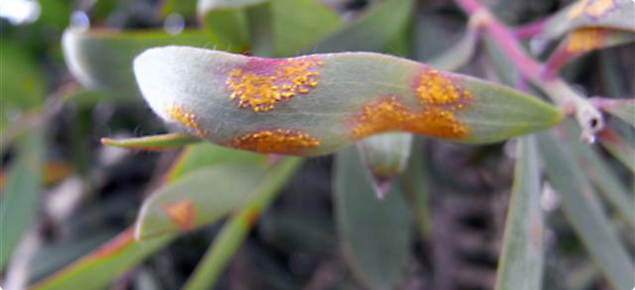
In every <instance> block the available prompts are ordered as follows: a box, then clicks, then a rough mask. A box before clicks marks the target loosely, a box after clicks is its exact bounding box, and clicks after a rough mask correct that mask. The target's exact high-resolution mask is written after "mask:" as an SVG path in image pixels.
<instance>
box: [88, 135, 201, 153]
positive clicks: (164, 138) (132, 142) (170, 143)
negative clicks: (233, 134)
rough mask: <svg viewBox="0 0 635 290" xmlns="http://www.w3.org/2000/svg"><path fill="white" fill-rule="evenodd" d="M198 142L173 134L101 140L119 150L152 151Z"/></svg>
mask: <svg viewBox="0 0 635 290" xmlns="http://www.w3.org/2000/svg"><path fill="white" fill-rule="evenodd" d="M200 141H201V139H199V138H196V137H194V136H192V135H189V134H184V133H174V134H165V135H156V136H147V137H141V138H130V139H117V140H115V139H109V138H102V139H101V144H103V145H109V146H115V147H121V148H129V149H137V150H150V151H154V150H165V149H173V148H178V147H181V146H184V145H188V144H192V143H197V142H200Z"/></svg>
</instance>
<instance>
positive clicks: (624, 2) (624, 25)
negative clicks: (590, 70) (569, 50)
mask: <svg viewBox="0 0 635 290" xmlns="http://www.w3.org/2000/svg"><path fill="white" fill-rule="evenodd" d="M633 9H635V3H633V1H631V0H578V1H577V2H575V3H573V4H571V5H569V6H567V7H566V8H565V9H563V10H561V11H559V12H558V13H556V14H554V15H553V16H551V17H549V18H548V19H547V21H546V22H545V28H544V31H543V32H542V33H541V34H539V35H538V36H537V38H538V39H542V40H551V39H554V38H557V37H559V36H561V35H563V34H565V33H567V32H569V31H572V30H575V29H577V28H582V27H603V28H610V29H614V30H625V31H630V32H631V33H632V32H635V22H633V13H632V12H633Z"/></svg>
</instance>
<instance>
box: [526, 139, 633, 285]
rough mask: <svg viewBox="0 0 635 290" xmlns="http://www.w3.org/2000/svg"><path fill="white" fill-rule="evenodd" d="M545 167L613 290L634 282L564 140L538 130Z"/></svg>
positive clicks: (624, 253) (622, 252)
mask: <svg viewBox="0 0 635 290" xmlns="http://www.w3.org/2000/svg"><path fill="white" fill-rule="evenodd" d="M538 145H539V147H540V153H541V155H542V162H543V165H544V171H545V173H546V175H547V177H548V178H549V180H550V181H551V184H552V185H553V187H554V189H555V190H556V191H557V192H558V193H560V196H561V198H562V208H563V211H564V213H565V216H566V217H567V219H568V220H569V222H570V223H571V225H572V226H573V229H574V230H575V232H576V233H577V235H578V236H579V237H580V239H581V240H582V243H583V245H584V247H585V248H586V250H587V251H588V253H589V255H590V256H591V258H592V260H593V261H594V262H595V263H596V265H597V266H598V268H599V269H600V270H601V271H602V274H603V275H604V277H605V278H606V280H607V281H608V282H609V283H610V284H611V286H612V287H613V288H614V289H615V290H621V289H628V288H630V287H632V286H633V285H634V284H635V278H634V277H633V275H632V273H633V264H632V261H631V259H630V258H629V257H630V256H629V254H628V252H627V251H626V249H625V248H624V246H623V245H622V243H620V241H619V239H618V238H617V235H616V234H615V231H614V230H613V228H612V226H611V223H610V222H609V220H608V218H607V217H606V214H605V213H604V210H603V209H602V207H601V204H600V203H599V200H598V199H597V196H596V193H595V191H594V190H593V188H592V187H591V185H590V184H589V181H588V179H587V178H586V177H585V176H584V173H583V172H582V170H581V169H580V168H579V167H578V166H577V164H576V163H575V160H574V159H573V157H572V155H571V153H570V152H569V150H568V148H567V147H565V145H566V143H564V144H563V143H562V140H561V142H557V140H556V139H555V138H554V137H553V136H552V135H550V134H548V133H542V134H539V138H538Z"/></svg>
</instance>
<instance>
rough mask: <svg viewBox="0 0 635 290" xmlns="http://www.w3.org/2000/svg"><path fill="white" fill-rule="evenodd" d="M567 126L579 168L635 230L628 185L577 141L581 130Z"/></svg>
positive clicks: (634, 205)
mask: <svg viewBox="0 0 635 290" xmlns="http://www.w3.org/2000/svg"><path fill="white" fill-rule="evenodd" d="M566 125H567V126H566V129H567V130H566V132H565V133H566V134H563V137H564V138H566V140H567V144H569V146H571V149H572V150H571V152H572V153H573V156H574V157H575V160H576V161H577V166H578V167H579V168H581V169H582V170H583V171H584V173H585V174H586V175H587V176H588V177H589V179H590V180H591V181H592V182H593V183H594V184H595V185H596V187H597V188H598V189H599V191H600V193H602V194H603V195H604V197H605V198H606V200H608V201H609V203H610V204H611V205H612V206H613V207H614V208H615V209H616V210H617V213H618V214H619V215H620V216H621V217H622V219H623V220H624V221H625V222H626V223H628V224H629V225H630V226H631V227H633V228H635V200H633V198H632V194H631V193H629V191H628V189H627V188H626V185H625V184H624V183H623V181H622V180H620V179H619V177H618V175H617V173H616V172H615V171H614V170H613V168H611V167H610V166H609V164H607V163H606V162H605V161H604V160H603V159H602V157H601V155H600V154H599V152H598V151H597V150H596V149H595V148H593V147H591V146H588V145H584V144H582V143H581V142H577V141H576V140H575V138H576V137H575V136H579V135H580V130H579V129H578V128H577V127H576V126H573V124H571V122H567V123H566ZM634 161H635V160H634Z"/></svg>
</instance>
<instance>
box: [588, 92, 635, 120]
mask: <svg viewBox="0 0 635 290" xmlns="http://www.w3.org/2000/svg"><path fill="white" fill-rule="evenodd" d="M591 102H593V104H594V105H595V106H597V107H598V108H600V109H602V111H605V112H608V113H609V114H612V115H614V116H616V117H618V118H620V119H621V120H622V121H624V122H626V123H628V124H629V125H631V126H632V127H635V99H607V98H592V99H591Z"/></svg>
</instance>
